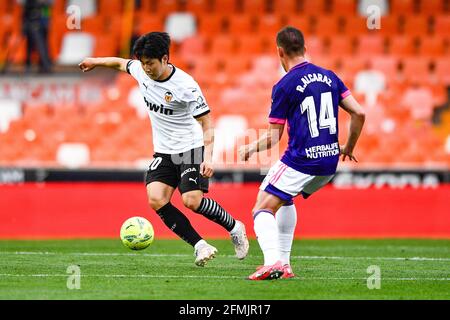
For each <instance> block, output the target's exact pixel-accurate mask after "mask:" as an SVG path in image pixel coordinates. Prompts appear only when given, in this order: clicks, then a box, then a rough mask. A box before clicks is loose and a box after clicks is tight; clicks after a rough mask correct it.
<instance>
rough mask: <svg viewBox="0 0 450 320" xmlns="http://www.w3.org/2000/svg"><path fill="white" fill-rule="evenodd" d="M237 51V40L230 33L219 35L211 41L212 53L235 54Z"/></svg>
mask: <svg viewBox="0 0 450 320" xmlns="http://www.w3.org/2000/svg"><path fill="white" fill-rule="evenodd" d="M235 51H236V41H235V39H234V38H233V37H230V36H228V35H218V36H216V37H214V38H213V39H212V41H211V53H213V54H221V55H227V54H230V55H233V54H234V53H235Z"/></svg>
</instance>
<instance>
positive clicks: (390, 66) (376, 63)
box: [370, 55, 398, 81]
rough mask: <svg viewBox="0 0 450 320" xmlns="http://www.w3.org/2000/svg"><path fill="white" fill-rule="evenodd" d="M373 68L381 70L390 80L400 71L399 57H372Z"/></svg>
mask: <svg viewBox="0 0 450 320" xmlns="http://www.w3.org/2000/svg"><path fill="white" fill-rule="evenodd" d="M370 63H371V68H372V69H376V70H380V71H381V72H383V73H384V75H385V76H386V79H387V80H388V81H390V80H394V79H395V78H396V77H397V73H398V59H397V58H396V57H394V56H387V55H384V56H376V57H373V58H371V59H370Z"/></svg>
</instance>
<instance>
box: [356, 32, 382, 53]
mask: <svg viewBox="0 0 450 320" xmlns="http://www.w3.org/2000/svg"><path fill="white" fill-rule="evenodd" d="M357 43H358V45H357V49H356V52H357V54H358V55H364V56H375V55H382V54H384V53H385V39H384V37H382V36H380V35H377V34H371V35H364V36H360V37H359V38H358V40H357Z"/></svg>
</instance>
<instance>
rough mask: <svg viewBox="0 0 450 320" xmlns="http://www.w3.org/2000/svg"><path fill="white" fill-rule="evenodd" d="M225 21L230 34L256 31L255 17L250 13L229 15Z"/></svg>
mask: <svg viewBox="0 0 450 320" xmlns="http://www.w3.org/2000/svg"><path fill="white" fill-rule="evenodd" d="M226 21H227V25H228V28H227V29H228V32H230V33H231V34H232V35H236V36H238V35H242V34H247V33H254V32H255V31H256V17H254V16H252V15H249V14H244V15H230V17H229V18H228V19H227V20H226Z"/></svg>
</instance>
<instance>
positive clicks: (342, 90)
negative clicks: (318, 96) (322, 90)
mask: <svg viewBox="0 0 450 320" xmlns="http://www.w3.org/2000/svg"><path fill="white" fill-rule="evenodd" d="M336 78H337V80H338V81H337V88H338V91H339V103H340V102H341V101H342V100H343V99H345V98H347V97H348V96H349V95H351V94H352V93H351V91H350V90H349V89H348V88H347V87H346V85H345V84H344V82H343V81H342V80H341V79H340V78H339V77H338V76H336Z"/></svg>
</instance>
